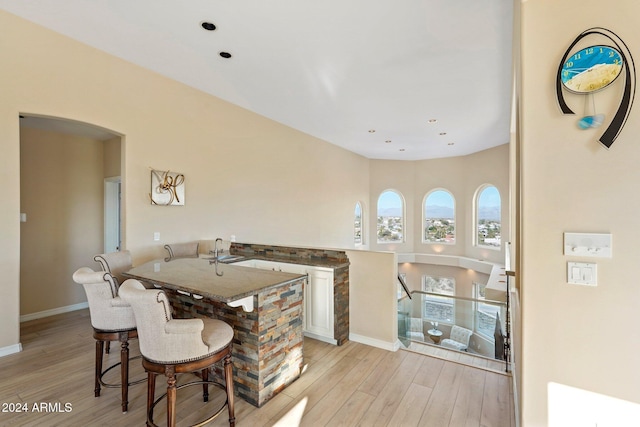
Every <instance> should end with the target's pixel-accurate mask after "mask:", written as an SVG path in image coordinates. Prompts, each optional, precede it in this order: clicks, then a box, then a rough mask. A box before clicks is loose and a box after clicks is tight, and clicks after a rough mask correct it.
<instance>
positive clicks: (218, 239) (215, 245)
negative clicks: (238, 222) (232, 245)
mask: <svg viewBox="0 0 640 427" xmlns="http://www.w3.org/2000/svg"><path fill="white" fill-rule="evenodd" d="M218 242H220V243H222V239H221V238H220V237H218V238H217V239H216V241H215V244H214V246H213V256H214V257H216V258H218V255H219V254H220V253H222V252H224V249H218Z"/></svg>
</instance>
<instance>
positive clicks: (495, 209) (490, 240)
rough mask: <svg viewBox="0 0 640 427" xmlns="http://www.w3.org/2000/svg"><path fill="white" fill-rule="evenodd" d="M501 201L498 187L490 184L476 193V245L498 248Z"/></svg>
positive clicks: (499, 243)
mask: <svg viewBox="0 0 640 427" xmlns="http://www.w3.org/2000/svg"><path fill="white" fill-rule="evenodd" d="M501 212H502V210H501V202H500V193H499V192H498V189H497V188H496V187H494V186H492V185H489V186H486V187H484V188H482V189H481V190H480V192H479V193H478V199H477V203H476V218H477V219H478V222H477V224H476V231H477V234H476V236H477V238H476V243H477V245H478V246H488V247H491V248H495V249H499V248H500V245H501V237H500V234H501V223H500V217H501Z"/></svg>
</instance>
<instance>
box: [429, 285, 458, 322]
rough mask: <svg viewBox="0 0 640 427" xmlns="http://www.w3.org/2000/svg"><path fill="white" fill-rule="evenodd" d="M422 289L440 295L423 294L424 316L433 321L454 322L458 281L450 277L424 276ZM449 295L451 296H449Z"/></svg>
mask: <svg viewBox="0 0 640 427" xmlns="http://www.w3.org/2000/svg"><path fill="white" fill-rule="evenodd" d="M422 290H423V291H424V292H430V293H433V294H440V295H443V296H438V295H423V297H424V302H423V304H422V307H423V310H422V317H423V318H424V319H426V320H429V321H432V322H439V323H446V324H454V323H455V320H456V316H455V312H456V311H455V302H454V299H453V298H451V297H453V296H454V295H455V293H456V281H455V279H453V278H450V277H433V276H427V275H424V276H422ZM446 295H448V296H449V297H447V296H446Z"/></svg>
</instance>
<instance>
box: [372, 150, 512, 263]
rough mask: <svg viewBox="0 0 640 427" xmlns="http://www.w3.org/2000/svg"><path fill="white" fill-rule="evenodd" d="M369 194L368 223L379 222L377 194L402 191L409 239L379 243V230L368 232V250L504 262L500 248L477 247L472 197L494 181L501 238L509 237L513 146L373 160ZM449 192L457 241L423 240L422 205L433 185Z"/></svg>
mask: <svg viewBox="0 0 640 427" xmlns="http://www.w3.org/2000/svg"><path fill="white" fill-rule="evenodd" d="M370 181H371V184H370V187H371V198H370V200H369V203H368V208H369V209H368V216H367V218H368V221H369V224H374V225H375V224H376V217H377V205H378V197H379V196H380V194H381V193H382V192H383V191H385V190H395V191H397V192H399V193H401V194H402V196H403V197H404V200H405V205H406V214H405V215H406V224H405V226H406V232H405V242H403V243H386V244H378V243H377V241H376V234H375V230H370V232H369V236H368V238H369V248H370V249H374V250H393V251H397V252H420V253H427V254H443V255H460V256H467V257H472V258H478V259H483V260H487V261H492V262H497V263H504V245H503V248H502V249H501V250H493V249H487V248H480V247H476V246H473V242H472V240H471V235H472V232H473V221H474V219H473V208H472V206H473V203H474V202H473V200H474V197H475V195H476V192H477V190H478V189H479V188H480V187H481V186H483V185H485V184H491V185H494V186H495V187H496V188H497V189H498V191H499V192H500V196H501V198H502V206H501V207H502V241H503V242H507V241H509V235H510V234H509V231H510V225H509V224H510V219H509V214H508V212H509V203H508V201H509V144H508V143H507V141H505V143H504V144H502V145H499V146H497V147H495V148H491V149H488V150H484V151H481V152H478V153H475V154H471V155H468V156H462V157H451V158H444V159H432V160H421V161H415V162H405V161H388V160H372V161H371V178H370ZM438 188H441V189H445V190H448V191H449V192H450V193H451V194H452V195H453V197H454V199H455V203H456V244H455V245H433V244H424V243H422V234H421V233H422V231H421V230H422V214H423V212H422V209H423V203H424V198H425V196H426V195H427V193H429V192H430V191H431V190H434V189H438Z"/></svg>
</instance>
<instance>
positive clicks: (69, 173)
mask: <svg viewBox="0 0 640 427" xmlns="http://www.w3.org/2000/svg"><path fill="white" fill-rule="evenodd" d="M103 157H104V156H103V143H102V142H101V141H96V140H92V139H89V138H84V137H79V136H73V135H67V134H62V133H58V132H49V131H43V130H39V129H30V128H25V127H22V128H21V129H20V205H21V206H20V207H21V212H23V213H25V214H26V215H27V221H26V222H24V223H21V226H20V235H21V239H20V243H21V244H20V260H21V261H20V262H21V264H20V295H21V298H20V314H21V315H29V314H34V313H39V312H43V311H47V310H53V309H59V308H61V307H66V306H71V305H74V304H78V303H81V302H85V301H86V297H85V294H84V290H83V289H82V287H81V286H80V285H78V284H76V283H74V282H73V280H72V279H71V276H72V274H73V272H74V271H75V270H76V269H78V268H80V267H84V266H87V267H91V268H94V269H95V268H97V264H95V262H94V261H93V254H96V253H101V252H102V247H103V231H102V230H103V204H104V203H103V200H104V199H103V197H104V196H103V167H102V165H103Z"/></svg>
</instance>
